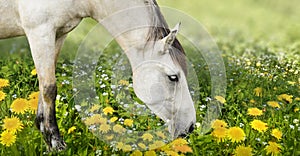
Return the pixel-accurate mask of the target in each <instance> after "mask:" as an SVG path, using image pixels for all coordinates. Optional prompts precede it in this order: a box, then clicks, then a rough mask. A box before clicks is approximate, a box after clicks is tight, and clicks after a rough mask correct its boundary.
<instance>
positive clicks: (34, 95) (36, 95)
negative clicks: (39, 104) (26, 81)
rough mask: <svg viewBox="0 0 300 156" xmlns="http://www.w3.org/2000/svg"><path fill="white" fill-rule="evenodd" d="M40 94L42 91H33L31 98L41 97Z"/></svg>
mask: <svg viewBox="0 0 300 156" xmlns="http://www.w3.org/2000/svg"><path fill="white" fill-rule="evenodd" d="M39 95H40V92H32V93H31V94H30V95H29V99H38V98H39Z"/></svg>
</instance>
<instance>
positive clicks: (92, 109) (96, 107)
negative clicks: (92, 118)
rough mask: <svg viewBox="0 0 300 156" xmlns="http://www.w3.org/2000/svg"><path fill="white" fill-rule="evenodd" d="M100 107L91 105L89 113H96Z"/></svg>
mask: <svg viewBox="0 0 300 156" xmlns="http://www.w3.org/2000/svg"><path fill="white" fill-rule="evenodd" d="M100 107H101V106H100V105H93V106H92V108H91V109H90V111H91V112H94V111H97V110H99V109H100Z"/></svg>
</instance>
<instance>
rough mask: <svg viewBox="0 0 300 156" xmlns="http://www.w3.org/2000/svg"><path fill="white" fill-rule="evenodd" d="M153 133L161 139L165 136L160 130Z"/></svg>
mask: <svg viewBox="0 0 300 156" xmlns="http://www.w3.org/2000/svg"><path fill="white" fill-rule="evenodd" d="M155 134H156V135H157V136H158V137H160V138H162V139H165V138H166V136H165V134H164V133H163V132H161V131H158V132H156V133H155Z"/></svg>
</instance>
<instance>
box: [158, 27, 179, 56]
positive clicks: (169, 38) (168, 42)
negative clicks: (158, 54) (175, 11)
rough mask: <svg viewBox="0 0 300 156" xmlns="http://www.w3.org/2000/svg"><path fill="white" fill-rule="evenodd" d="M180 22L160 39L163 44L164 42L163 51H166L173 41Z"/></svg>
mask: <svg viewBox="0 0 300 156" xmlns="http://www.w3.org/2000/svg"><path fill="white" fill-rule="evenodd" d="M180 24H181V23H177V24H176V26H175V27H174V28H173V29H172V30H171V31H170V33H169V34H168V35H167V36H166V37H164V38H163V39H162V40H163V42H164V44H165V46H164V51H165V52H167V51H168V50H169V48H170V46H171V45H172V44H173V42H174V41H175V39H176V35H177V33H178V31H179V27H180Z"/></svg>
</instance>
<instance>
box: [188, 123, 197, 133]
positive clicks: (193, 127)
mask: <svg viewBox="0 0 300 156" xmlns="http://www.w3.org/2000/svg"><path fill="white" fill-rule="evenodd" d="M194 129H195V125H194V124H191V126H190V128H189V131H188V132H189V133H192V132H193V130H194Z"/></svg>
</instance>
